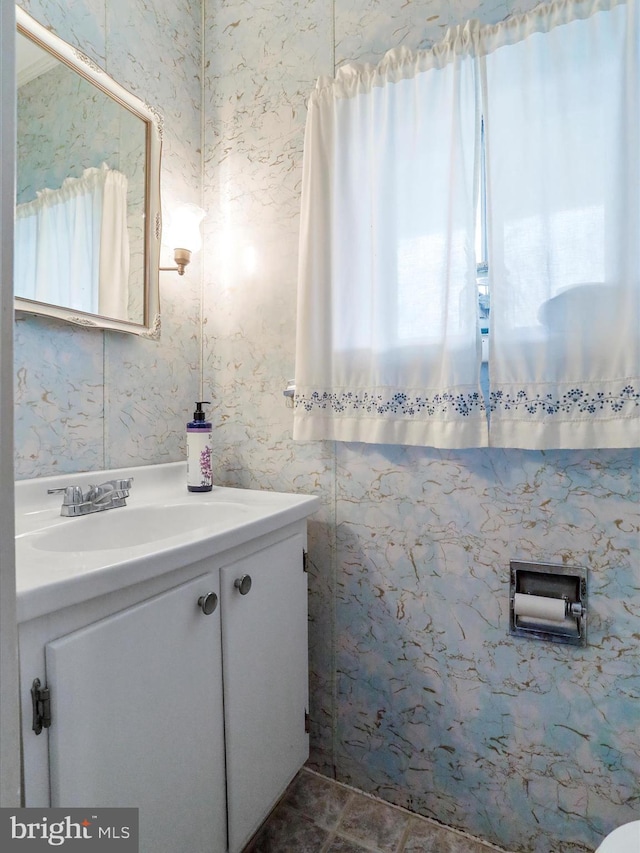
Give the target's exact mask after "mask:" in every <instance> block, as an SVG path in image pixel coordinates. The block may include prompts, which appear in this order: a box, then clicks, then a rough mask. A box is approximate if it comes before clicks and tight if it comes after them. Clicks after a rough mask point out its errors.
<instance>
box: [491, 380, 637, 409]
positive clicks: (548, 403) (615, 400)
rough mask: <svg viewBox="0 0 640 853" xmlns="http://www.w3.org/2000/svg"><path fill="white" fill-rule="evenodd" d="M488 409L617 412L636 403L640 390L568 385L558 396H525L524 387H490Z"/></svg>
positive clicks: (631, 387) (628, 386)
mask: <svg viewBox="0 0 640 853" xmlns="http://www.w3.org/2000/svg"><path fill="white" fill-rule="evenodd" d="M489 401H490V403H489V409H490V411H492V412H496V411H499V410H502V411H505V412H509V411H516V412H517V411H518V410H520V411H524V412H526V413H527V414H529V415H559V414H564V415H566V414H590V415H595V414H597V413H598V412H605V411H606V412H610V413H614V412H615V413H620V412H622V411H623V410H624V409H627V410H628V409H629V407H635V406H640V390H637V389H635V388H634V387H633V386H632V385H625V386H624V388H622V389H621V390H620V391H618V392H617V393H616V392H613V391H596V392H588V391H583V390H582V389H580V388H572V389H571V390H570V391H567V392H566V393H565V394H563V395H562V396H561V397H560V396H557V395H554V394H536V395H535V397H533V396H531V397H530V396H529V394H528V393H527V392H526V391H518V393H517V394H509V393H507V392H504V391H492V392H491V393H490V395H489Z"/></svg>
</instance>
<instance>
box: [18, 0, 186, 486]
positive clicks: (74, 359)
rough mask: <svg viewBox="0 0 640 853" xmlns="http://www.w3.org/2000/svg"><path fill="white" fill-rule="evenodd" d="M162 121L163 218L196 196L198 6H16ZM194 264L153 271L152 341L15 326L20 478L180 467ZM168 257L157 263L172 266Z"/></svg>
mask: <svg viewBox="0 0 640 853" xmlns="http://www.w3.org/2000/svg"><path fill="white" fill-rule="evenodd" d="M20 5H21V6H22V7H23V8H24V9H25V11H27V12H29V14H31V15H32V16H33V17H34V18H36V19H37V20H38V21H40V23H42V24H44V25H45V26H47V27H49V28H50V29H52V30H53V31H54V32H56V33H57V34H58V35H59V36H61V37H62V38H63V39H64V40H65V41H67V42H69V43H70V44H72V45H74V46H77V47H79V48H80V49H81V50H82V51H83V52H84V53H86V54H87V55H88V56H89V57H90V58H91V59H93V60H95V62H97V63H98V65H100V66H101V67H102V68H104V69H105V70H106V71H107V72H108V73H109V74H111V76H112V77H114V78H115V79H116V80H117V81H118V82H119V83H120V84H122V85H123V86H124V87H125V88H126V89H128V90H129V91H131V92H133V93H135V94H136V95H138V96H139V97H141V98H142V99H143V100H145V101H147V102H148V103H149V104H151V105H152V106H154V107H156V108H157V109H158V110H159V111H160V112H161V113H162V114H163V116H164V137H163V164H162V176H161V179H162V201H163V211H164V212H165V213H166V212H167V211H170V210H171V209H172V207H173V206H175V205H176V204H180V203H181V202H183V201H194V202H196V203H199V202H200V193H201V153H200V127H201V79H200V78H201V74H200V69H201V41H200V35H199V34H200V29H201V4H200V3H191V2H188V0H154V2H153V3H146V2H131V3H128V2H127V3H123V2H120V0H75V2H73V3H70V2H68V1H67V0H22V2H21V3H20ZM201 257H202V256H201V255H196V256H194V261H193V263H192V264H191V265H190V267H189V268H188V269H187V272H186V274H185V275H184V276H183V277H180V278H179V277H178V276H177V274H175V273H161V274H160V297H161V308H162V334H161V338H160V340H159V341H152V340H145V339H143V338H138V337H134V336H130V335H122V334H117V333H113V332H100V331H96V330H91V329H85V328H81V327H73V326H69V325H65V324H63V323H60V322H56V321H53V320H48V319H45V318H34V317H28V318H26V319H19V320H17V321H16V324H15V330H14V334H15V390H16V419H15V437H16V455H15V468H16V477H17V478H18V479H22V478H25V477H33V476H44V475H47V474H53V473H65V472H73V471H86V470H93V469H98V470H99V469H104V468H110V467H117V466H126V465H144V464H147V463H153V462H170V461H175V460H178V459H182V458H184V454H185V440H184V431H185V423H186V421H187V420H189V418H190V416H191V412H192V410H193V401H194V400H196V399H199V398H200V377H199V366H200V339H201V337H200V328H201V314H200V306H201V300H200V291H201ZM172 260H173V259H172V257H171V252H170V251H166V250H165V251H164V252H163V257H162V263H163V264H165V265H169V264H171V263H172Z"/></svg>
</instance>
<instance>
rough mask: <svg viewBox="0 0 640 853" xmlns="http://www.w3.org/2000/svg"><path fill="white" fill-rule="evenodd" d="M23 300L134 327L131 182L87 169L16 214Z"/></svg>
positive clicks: (18, 284) (17, 272)
mask: <svg viewBox="0 0 640 853" xmlns="http://www.w3.org/2000/svg"><path fill="white" fill-rule="evenodd" d="M15 244H16V252H15V292H16V295H17V296H20V297H22V298H24V299H33V300H36V301H38V302H46V303H55V304H58V305H63V306H65V307H68V308H70V309H73V310H75V311H85V312H89V313H92V314H102V315H103V316H107V317H117V318H122V319H126V317H127V304H128V289H129V237H128V231H127V178H126V176H125V175H123V174H122V173H121V172H118V171H116V170H114V169H109V168H108V167H107V166H106V164H105V165H103V166H102V168H99V169H97V168H89V169H85V171H84V173H83V175H82V177H80V178H67V179H66V180H65V181H64V182H63V184H62V186H61V187H60V189H56V190H52V189H45V190H42V191H40V192H39V193H38V196H37V198H36V199H35V200H34V201H31V202H27V203H25V204H20V205H18V206H17V208H16V223H15Z"/></svg>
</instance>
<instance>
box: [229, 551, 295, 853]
mask: <svg viewBox="0 0 640 853" xmlns="http://www.w3.org/2000/svg"><path fill="white" fill-rule="evenodd" d="M303 545H304V538H303V535H302V534H297V535H294V536H292V537H290V538H288V539H285V540H283V541H281V542H277V543H275V544H273V545H270V546H268V547H265V548H264V549H263V550H261V551H259V552H257V553H255V554H253V555H251V556H249V557H246V558H244V559H241V560H237V561H236V562H234V563H232V564H229V565H226V566H224V567H223V568H222V569H221V576H220V589H221V602H222V606H221V611H222V657H223V680H224V709H225V732H226V757H227V811H228V833H229V853H238V851H240V850H242V848H243V846H244V845H245V844H246V842H247V841H248V840H249V839H250V837H251V835H252V834H253V833H254V832H255V831H256V829H258V827H259V826H260V824H261V823H262V821H263V820H264V819H265V817H266V816H267V815H268V813H269V811H270V810H271V808H272V807H273V805H275V803H276V801H277V800H278V798H279V797H280V795H281V794H282V793H283V792H284V790H285V788H286V787H287V785H288V784H289V782H290V781H291V779H292V778H293V777H294V776H295V774H296V773H297V771H298V770H299V769H300V767H301V766H302V765H303V764H304V762H305V761H306V759H307V757H308V755H309V736H308V734H306V731H305V712H306V710H307V708H308V653H307V575H306V573H305V572H304V570H303ZM246 576H249V577H250V579H251V583H250V588H247V587H248V586H249V582H248V581H247V579H246ZM243 593H244V594H243Z"/></svg>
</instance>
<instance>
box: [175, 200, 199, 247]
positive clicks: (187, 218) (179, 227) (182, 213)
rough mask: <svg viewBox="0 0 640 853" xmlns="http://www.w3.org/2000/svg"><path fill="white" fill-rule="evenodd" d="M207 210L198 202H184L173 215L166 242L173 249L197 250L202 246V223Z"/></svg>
mask: <svg viewBox="0 0 640 853" xmlns="http://www.w3.org/2000/svg"><path fill="white" fill-rule="evenodd" d="M205 216H206V211H204V210H203V209H202V208H201V207H198V205H197V204H190V203H189V204H182V205H180V207H178V208H177V209H176V210H175V211H174V213H173V214H172V216H171V222H170V225H169V233H168V235H167V240H166V242H167V243H168V244H169V245H170V246H171V247H172V248H173V249H187V250H188V251H189V252H197V251H198V250H199V249H200V248H201V247H202V237H201V235H200V223H201V222H202V220H203V219H204V217H205Z"/></svg>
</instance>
